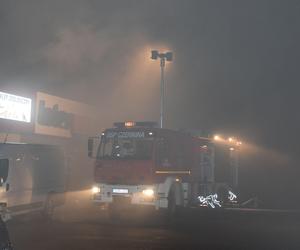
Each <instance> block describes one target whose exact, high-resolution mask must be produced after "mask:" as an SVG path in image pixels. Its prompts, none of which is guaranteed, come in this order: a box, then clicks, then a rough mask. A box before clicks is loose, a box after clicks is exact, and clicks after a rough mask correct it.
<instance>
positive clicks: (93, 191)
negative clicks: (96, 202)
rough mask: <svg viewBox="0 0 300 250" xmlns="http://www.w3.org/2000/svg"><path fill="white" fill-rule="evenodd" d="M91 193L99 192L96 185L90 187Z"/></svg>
mask: <svg viewBox="0 0 300 250" xmlns="http://www.w3.org/2000/svg"><path fill="white" fill-rule="evenodd" d="M92 193H93V194H97V193H100V188H99V187H97V186H94V187H92Z"/></svg>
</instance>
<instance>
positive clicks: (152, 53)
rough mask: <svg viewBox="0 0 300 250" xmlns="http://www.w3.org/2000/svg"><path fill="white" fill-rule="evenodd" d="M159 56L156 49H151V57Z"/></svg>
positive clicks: (154, 58)
mask: <svg viewBox="0 0 300 250" xmlns="http://www.w3.org/2000/svg"><path fill="white" fill-rule="evenodd" d="M158 57H159V53H158V51H157V50H152V51H151V59H153V60H156V59H157V58H158Z"/></svg>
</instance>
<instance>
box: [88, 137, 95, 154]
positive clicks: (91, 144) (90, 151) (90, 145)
mask: <svg viewBox="0 0 300 250" xmlns="http://www.w3.org/2000/svg"><path fill="white" fill-rule="evenodd" d="M93 151H94V140H93V138H89V140H88V156H89V157H93Z"/></svg>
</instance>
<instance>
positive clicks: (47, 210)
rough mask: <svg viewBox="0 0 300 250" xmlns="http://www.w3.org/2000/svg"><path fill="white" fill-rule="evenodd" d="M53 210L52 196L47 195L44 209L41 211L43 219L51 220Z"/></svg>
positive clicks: (53, 201) (53, 200)
mask: <svg viewBox="0 0 300 250" xmlns="http://www.w3.org/2000/svg"><path fill="white" fill-rule="evenodd" d="M54 209H55V199H54V195H53V194H49V195H48V197H47V199H46V202H45V205H44V209H43V211H42V215H43V217H44V218H45V219H47V220H52V218H53V215H54Z"/></svg>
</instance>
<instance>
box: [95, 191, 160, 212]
mask: <svg viewBox="0 0 300 250" xmlns="http://www.w3.org/2000/svg"><path fill="white" fill-rule="evenodd" d="M155 190H156V189H155V187H153V186H119V185H118V186H117V185H97V186H94V187H93V190H92V191H93V196H92V200H93V202H94V204H95V205H100V206H102V207H104V208H105V207H108V206H117V207H120V208H129V207H131V208H133V207H137V206H143V207H149V208H150V207H152V208H158V202H157V197H156V191H155Z"/></svg>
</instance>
